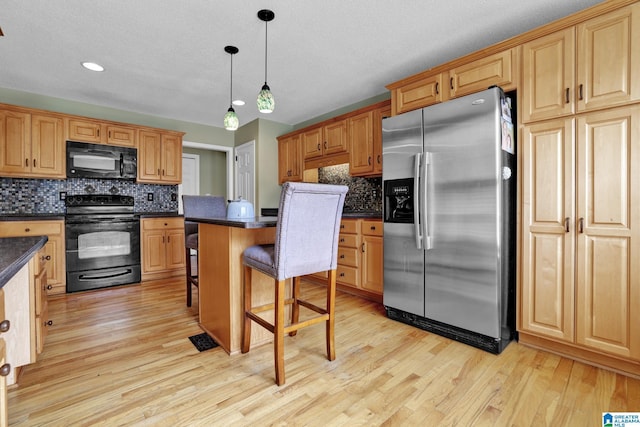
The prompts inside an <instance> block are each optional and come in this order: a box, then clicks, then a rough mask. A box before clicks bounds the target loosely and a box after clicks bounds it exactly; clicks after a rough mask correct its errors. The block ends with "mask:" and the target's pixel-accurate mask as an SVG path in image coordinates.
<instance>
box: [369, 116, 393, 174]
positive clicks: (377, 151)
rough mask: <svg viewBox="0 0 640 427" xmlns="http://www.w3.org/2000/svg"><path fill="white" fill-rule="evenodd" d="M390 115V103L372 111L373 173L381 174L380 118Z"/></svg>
mask: <svg viewBox="0 0 640 427" xmlns="http://www.w3.org/2000/svg"><path fill="white" fill-rule="evenodd" d="M390 116H391V105H387V106H385V107H382V108H379V109H377V110H376V111H374V113H373V174H374V175H382V119H384V118H385V117H390Z"/></svg>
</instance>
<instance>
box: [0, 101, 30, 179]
mask: <svg viewBox="0 0 640 427" xmlns="http://www.w3.org/2000/svg"><path fill="white" fill-rule="evenodd" d="M30 170H31V115H30V114H28V113H19V112H14V111H9V110H1V111H0V173H2V175H4V176H14V175H17V176H24V175H25V174H28V173H29V171H30Z"/></svg>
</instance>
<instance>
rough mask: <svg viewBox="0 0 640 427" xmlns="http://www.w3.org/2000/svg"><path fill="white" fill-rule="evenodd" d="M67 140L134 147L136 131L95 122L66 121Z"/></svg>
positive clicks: (130, 128)
mask: <svg viewBox="0 0 640 427" xmlns="http://www.w3.org/2000/svg"><path fill="white" fill-rule="evenodd" d="M67 136H68V137H67V139H70V140H72V141H82V142H93V143H96V144H110V145H120V146H124V147H135V146H136V129H135V128H133V127H127V126H120V125H112V124H107V123H103V122H100V121H97V120H95V121H94V120H81V119H69V120H67Z"/></svg>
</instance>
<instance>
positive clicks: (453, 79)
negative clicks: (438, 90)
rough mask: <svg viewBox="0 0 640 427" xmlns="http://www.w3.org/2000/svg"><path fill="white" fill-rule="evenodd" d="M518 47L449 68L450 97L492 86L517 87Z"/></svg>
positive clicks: (506, 89)
mask: <svg viewBox="0 0 640 427" xmlns="http://www.w3.org/2000/svg"><path fill="white" fill-rule="evenodd" d="M517 64H518V48H514V49H509V50H505V51H504V52H500V53H496V54H495V55H490V56H487V57H486V58H482V59H478V60H477V61H473V62H471V63H469V64H464V65H460V66H459V67H455V68H452V69H450V70H449V87H448V90H449V98H457V97H460V96H464V95H468V94H470V93H474V92H480V91H482V90H485V89H487V88H488V87H490V86H494V85H495V86H500V87H501V88H502V89H503V90H505V91H508V90H512V89H515V88H516V81H517V80H516V75H517V67H516V65H517Z"/></svg>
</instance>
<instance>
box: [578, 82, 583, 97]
mask: <svg viewBox="0 0 640 427" xmlns="http://www.w3.org/2000/svg"><path fill="white" fill-rule="evenodd" d="M578 99H579V100H580V101H582V100H583V99H584V96H582V84H581V85H580V86H578Z"/></svg>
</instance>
